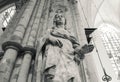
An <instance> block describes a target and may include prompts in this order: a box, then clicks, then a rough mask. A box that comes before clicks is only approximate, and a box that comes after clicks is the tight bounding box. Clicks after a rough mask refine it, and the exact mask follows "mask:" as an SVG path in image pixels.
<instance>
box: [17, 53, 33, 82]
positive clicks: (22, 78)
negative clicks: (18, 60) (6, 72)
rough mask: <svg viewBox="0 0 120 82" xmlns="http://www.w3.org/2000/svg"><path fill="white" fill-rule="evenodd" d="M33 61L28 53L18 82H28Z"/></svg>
mask: <svg viewBox="0 0 120 82" xmlns="http://www.w3.org/2000/svg"><path fill="white" fill-rule="evenodd" d="M31 59H32V57H31V54H30V53H26V54H25V56H24V59H23V62H22V66H21V70H20V73H19V78H18V81H17V82H27V77H28V72H29V68H30V63H31Z"/></svg>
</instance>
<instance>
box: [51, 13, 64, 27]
mask: <svg viewBox="0 0 120 82" xmlns="http://www.w3.org/2000/svg"><path fill="white" fill-rule="evenodd" d="M53 23H54V24H55V25H56V26H58V25H66V19H65V17H64V16H63V15H62V14H61V13H57V14H56V15H55V17H54V21H53Z"/></svg>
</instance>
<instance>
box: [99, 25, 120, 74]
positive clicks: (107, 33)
mask: <svg viewBox="0 0 120 82" xmlns="http://www.w3.org/2000/svg"><path fill="white" fill-rule="evenodd" d="M98 30H99V31H101V35H100V36H101V38H102V41H103V44H104V46H105V49H106V52H107V55H108V57H109V59H110V61H111V64H112V67H113V69H114V71H115V73H116V74H117V75H118V74H119V72H120V37H119V35H118V34H119V33H120V31H119V30H118V29H117V28H115V27H114V26H112V25H110V24H102V25H101V26H100V27H99V28H98Z"/></svg>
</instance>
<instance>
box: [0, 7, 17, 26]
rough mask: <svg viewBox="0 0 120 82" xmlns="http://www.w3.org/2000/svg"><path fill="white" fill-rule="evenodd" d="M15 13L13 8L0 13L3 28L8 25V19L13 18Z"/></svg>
mask: <svg viewBox="0 0 120 82" xmlns="http://www.w3.org/2000/svg"><path fill="white" fill-rule="evenodd" d="M15 12H16V7H15V6H13V7H10V8H8V9H7V10H5V11H4V12H2V13H1V18H2V24H3V26H4V27H6V26H7V25H8V23H9V21H10V19H11V18H12V17H13V15H14V14H15Z"/></svg>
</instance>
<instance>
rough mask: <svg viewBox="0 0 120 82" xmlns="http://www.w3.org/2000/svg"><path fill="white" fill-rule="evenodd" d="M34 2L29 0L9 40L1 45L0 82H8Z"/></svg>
mask: <svg viewBox="0 0 120 82" xmlns="http://www.w3.org/2000/svg"><path fill="white" fill-rule="evenodd" d="M35 3H36V0H31V1H30V2H29V4H28V6H27V8H26V10H25V11H24V13H23V15H22V17H21V19H20V21H19V23H18V25H17V27H16V29H15V31H14V33H13V35H12V36H11V38H10V40H9V41H7V42H5V43H3V45H2V48H3V50H4V51H5V54H4V57H3V59H2V60H1V63H0V81H1V82H9V79H10V75H11V72H12V70H13V67H14V63H15V60H16V58H17V55H18V53H19V51H21V50H22V46H21V41H22V39H23V37H24V33H25V30H26V28H27V24H28V23H29V20H30V17H31V14H32V11H33V8H34V6H35Z"/></svg>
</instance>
